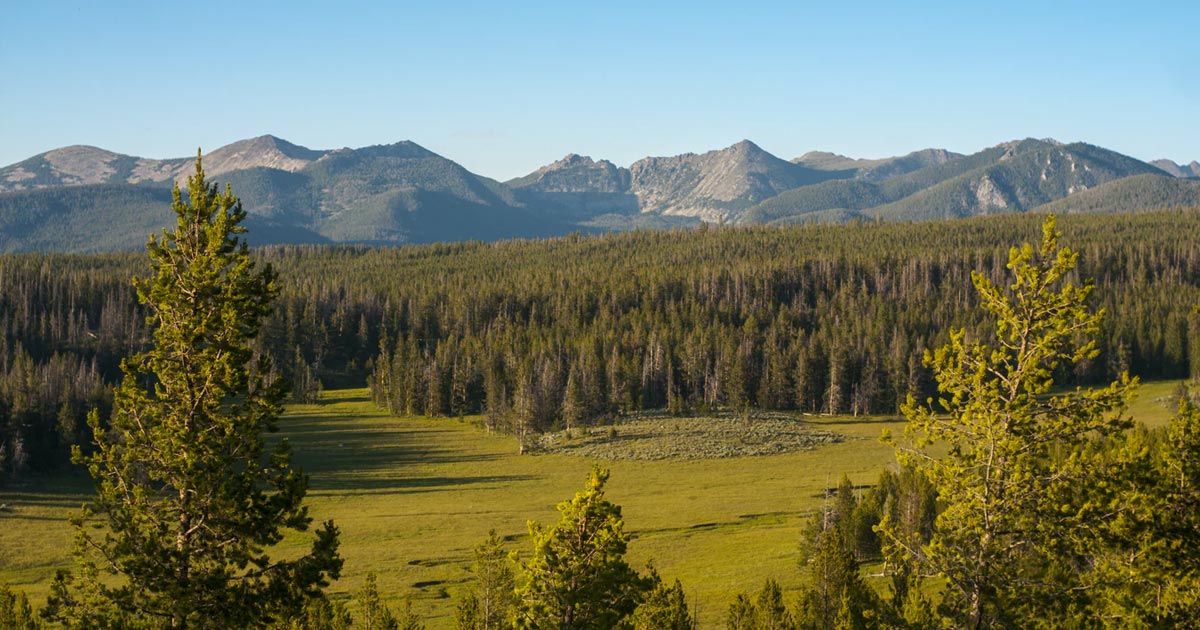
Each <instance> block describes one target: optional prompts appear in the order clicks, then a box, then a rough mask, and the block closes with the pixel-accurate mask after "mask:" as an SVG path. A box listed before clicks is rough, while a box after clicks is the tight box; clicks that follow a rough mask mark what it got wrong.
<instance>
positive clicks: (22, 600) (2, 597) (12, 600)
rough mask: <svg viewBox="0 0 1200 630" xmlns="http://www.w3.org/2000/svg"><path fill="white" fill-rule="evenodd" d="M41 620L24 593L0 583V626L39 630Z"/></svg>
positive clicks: (6, 628)
mask: <svg viewBox="0 0 1200 630" xmlns="http://www.w3.org/2000/svg"><path fill="white" fill-rule="evenodd" d="M42 627H43V625H42V620H41V619H40V618H39V617H38V616H37V614H36V613H34V612H33V607H32V606H30V605H29V599H28V598H27V597H25V594H24V593H21V592H19V591H14V590H13V589H12V588H11V587H10V586H9V585H8V584H3V583H0V628H3V629H4V630H41V628H42Z"/></svg>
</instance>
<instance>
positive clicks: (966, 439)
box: [890, 216, 1135, 628]
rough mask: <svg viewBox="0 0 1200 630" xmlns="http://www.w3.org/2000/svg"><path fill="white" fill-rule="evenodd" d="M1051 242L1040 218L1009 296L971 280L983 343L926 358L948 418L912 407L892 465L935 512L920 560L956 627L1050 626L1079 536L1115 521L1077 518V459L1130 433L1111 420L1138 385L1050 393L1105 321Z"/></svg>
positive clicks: (1080, 567)
mask: <svg viewBox="0 0 1200 630" xmlns="http://www.w3.org/2000/svg"><path fill="white" fill-rule="evenodd" d="M1058 238H1059V233H1058V232H1057V231H1056V229H1055V219H1054V217H1053V216H1050V217H1049V218H1047V219H1046V222H1045V224H1044V226H1043V238H1042V244H1041V247H1040V249H1038V250H1037V251H1034V249H1033V247H1031V246H1030V245H1028V244H1026V245H1025V246H1024V247H1022V248H1015V247H1014V248H1013V249H1012V250H1011V252H1010V254H1009V262H1008V268H1009V269H1010V270H1011V272H1012V275H1013V283H1012V285H1011V287H1010V291H1009V292H1004V291H1002V290H1001V289H999V288H997V287H996V286H995V285H993V284H992V283H991V282H990V281H989V280H988V279H987V278H986V277H984V276H983V275H982V274H979V273H972V279H973V281H974V284H975V287H976V289H977V290H978V292H979V294H980V297H981V298H982V302H983V306H984V308H985V309H986V310H987V311H988V312H989V313H990V314H991V315H992V316H994V317H995V318H996V326H995V330H994V334H995V337H994V339H992V340H991V342H990V343H986V344H985V343H982V342H969V341H968V340H967V339H966V333H965V332H964V331H963V330H956V331H952V333H951V340H950V344H949V345H948V346H946V347H944V348H942V349H939V350H938V351H937V352H936V353H934V354H932V355H929V354H927V355H926V363H927V364H928V365H930V366H931V367H932V368H933V370H934V373H935V375H936V377H937V381H938V385H939V389H940V390H941V392H942V394H943V398H942V399H941V400H940V401H939V402H940V405H941V406H942V407H943V408H944V409H945V410H946V411H947V412H948V413H942V412H941V410H937V409H934V408H933V407H932V404H930V405H929V406H922V405H917V404H915V403H914V402H913V400H912V399H911V398H910V399H909V402H908V404H907V405H905V408H904V412H905V415H906V416H907V417H908V420H909V427H908V429H907V430H906V434H907V435H908V437H909V438H910V439H911V440H912V441H911V443H910V444H908V445H901V447H900V448H899V451H898V456H899V457H900V459H901V461H902V462H903V463H905V464H906V465H912V466H914V467H915V468H916V469H917V470H918V471H919V472H922V473H924V474H925V475H927V476H928V478H929V480H930V481H931V482H933V484H934V485H935V486H936V487H937V488H938V491H939V493H940V499H939V500H940V501H941V502H944V503H945V506H946V507H945V510H944V511H943V512H942V513H941V515H940V516H939V517H938V519H937V521H936V527H935V531H934V534H933V539H932V542H931V543H930V544H929V545H928V546H926V547H925V548H923V549H921V550H920V552H921V553H922V554H923V555H924V559H925V561H926V562H927V563H928V564H929V565H930V566H931V568H932V569H933V570H935V571H936V572H937V573H940V574H941V575H943V576H945V578H946V579H947V582H948V584H947V588H946V589H945V592H944V593H943V602H942V609H943V610H946V611H948V612H949V615H950V617H951V623H952V624H953V625H955V626H957V627H962V628H992V627H1035V626H1041V625H1043V624H1046V623H1050V624H1053V623H1054V621H1053V615H1054V614H1057V613H1058V612H1065V611H1067V610H1069V609H1070V606H1069V605H1068V603H1069V600H1070V598H1072V597H1078V596H1081V593H1083V592H1084V591H1085V590H1086V589H1082V588H1078V587H1079V586H1080V584H1081V573H1082V572H1083V571H1086V570H1087V568H1088V567H1087V561H1086V559H1082V560H1079V561H1078V564H1074V563H1075V562H1076V560H1077V559H1080V558H1082V557H1083V556H1084V555H1085V554H1083V553H1082V552H1083V548H1084V547H1086V545H1088V544H1090V541H1088V540H1086V538H1085V537H1084V533H1083V532H1086V531H1088V530H1090V529H1091V528H1095V527H1098V526H1102V525H1103V520H1104V519H1106V518H1109V519H1110V518H1112V512H1107V513H1106V512H1104V511H1098V512H1097V511H1090V512H1089V508H1087V507H1085V506H1082V505H1076V503H1077V502H1078V500H1079V496H1080V493H1079V489H1080V488H1083V487H1086V486H1087V485H1088V484H1089V483H1090V477H1089V475H1090V474H1091V473H1092V470H1091V467H1090V466H1089V460H1088V457H1087V454H1086V452H1085V449H1084V448H1083V447H1084V445H1085V443H1086V441H1087V440H1088V439H1092V438H1093V437H1096V436H1103V435H1112V434H1115V433H1116V432H1118V431H1120V430H1121V429H1124V428H1126V427H1127V426H1128V420H1127V419H1125V418H1124V417H1123V416H1122V415H1121V413H1120V412H1121V411H1122V410H1123V409H1124V407H1125V404H1126V402H1127V400H1128V397H1129V396H1130V394H1131V391H1132V388H1133V387H1134V385H1135V383H1134V382H1131V381H1129V380H1128V379H1123V380H1122V381H1120V382H1115V383H1112V384H1110V385H1109V386H1108V387H1106V388H1103V389H1098V390H1093V389H1077V390H1073V391H1068V392H1065V393H1057V394H1052V393H1051V392H1052V390H1053V387H1054V376H1055V374H1056V373H1057V372H1063V371H1065V370H1067V369H1069V368H1070V367H1071V366H1072V365H1074V364H1076V363H1078V362H1080V361H1082V360H1085V359H1091V358H1093V357H1095V356H1096V355H1097V350H1096V342H1095V336H1096V334H1097V331H1098V330H1099V324H1100V320H1101V318H1102V316H1103V313H1102V312H1099V313H1096V312H1092V311H1091V310H1090V309H1089V308H1088V305H1087V299H1088V296H1089V294H1090V292H1091V286H1090V285H1084V286H1075V285H1074V284H1072V283H1070V282H1068V281H1067V276H1068V274H1069V273H1070V272H1071V270H1072V269H1073V268H1074V267H1075V263H1076V259H1077V258H1078V254H1076V253H1074V252H1071V251H1070V250H1068V249H1060V248H1059V246H1058ZM1059 285H1061V288H1058V287H1059ZM930 402H931V403H932V401H930ZM942 449H947V450H948V453H947V454H946V455H945V456H940V455H939V453H940V451H941V450H942ZM890 537H891V538H892V539H893V540H897V539H899V538H900V537H899V536H897V535H894V534H892V535H891V536H890Z"/></svg>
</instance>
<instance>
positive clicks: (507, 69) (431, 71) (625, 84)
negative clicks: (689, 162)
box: [0, 0, 1200, 179]
mask: <svg viewBox="0 0 1200 630" xmlns="http://www.w3.org/2000/svg"><path fill="white" fill-rule="evenodd" d="M3 4H4V5H5V6H4V7H3V12H2V17H0V71H2V73H3V74H2V75H0V76H2V77H3V79H2V80H0V164H10V163H12V162H16V161H19V160H22V159H24V158H26V157H29V156H31V155H34V154H37V153H40V152H42V151H46V150H49V149H52V148H55V147H59V146H63V145H69V144H91V145H96V146H100V147H104V148H107V149H110V150H113V151H118V152H121V153H129V154H134V155H139V156H145V157H154V158H164V157H179V156H186V155H189V154H191V153H192V152H194V151H195V149H196V147H198V146H200V147H204V149H205V150H210V149H213V148H216V147H218V146H221V145H223V144H227V143H229V142H232V141H235V140H239V139H243V138H247V137H252V136H256V135H261V134H264V133H271V134H274V135H277V136H280V137H282V138H285V139H288V140H290V141H292V142H295V143H297V144H302V145H305V146H308V147H312V148H335V147H342V146H351V147H358V146H363V145H369V144H382V143H390V142H395V141H398V140H413V141H415V142H417V143H419V144H421V145H423V146H425V147H427V148H429V149H431V150H433V151H436V152H438V153H440V154H442V155H444V156H446V157H448V158H450V159H453V160H455V161H457V162H459V163H461V164H463V165H464V166H466V167H467V168H469V169H471V170H472V171H475V172H477V173H480V174H482V175H487V176H490V177H494V178H497V179H507V178H510V177H514V176H517V175H521V174H524V173H526V172H529V171H531V170H533V169H535V168H537V167H538V166H540V165H542V164H545V163H548V162H551V161H553V160H555V159H558V158H560V157H562V156H563V155H565V154H567V153H571V152H574V153H581V154H585V155H591V156H593V157H595V158H607V159H610V160H612V161H614V162H616V163H618V164H621V165H628V164H629V163H631V162H633V161H634V160H637V159H639V158H641V157H644V156H647V155H673V154H678V153H683V152H687V151H694V152H702V151H706V150H710V149H715V148H720V147H724V146H727V145H729V144H732V143H734V142H737V141H738V140H741V139H742V138H749V139H751V140H753V141H755V142H756V143H758V144H759V145H761V146H762V147H763V148H765V149H767V150H768V151H771V152H772V153H775V154H776V155H779V156H780V157H783V158H792V157H795V156H797V155H800V154H802V153H804V152H806V151H809V150H827V151H834V152H837V153H842V154H846V155H850V156H854V157H882V156H886V155H894V154H901V153H906V152H908V151H912V150H915V149H920V148H924V147H929V146H933V147H944V148H949V149H952V150H955V151H960V152H972V151H976V150H979V149H981V148H984V147H987V146H991V145H994V144H997V143H999V142H1003V141H1005V140H1010V139H1014V138H1022V137H1039V138H1041V137H1054V138H1057V139H1059V140H1063V141H1075V140H1079V141H1085V142H1091V143H1093V144H1098V145H1101V146H1104V147H1107V148H1111V149H1115V150H1117V151H1121V152H1123V153H1127V154H1129V155H1132V156H1134V157H1137V158H1141V159H1153V158H1159V157H1167V158H1171V159H1174V160H1176V161H1181V162H1188V161H1191V160H1195V159H1200V43H1198V42H1200V2H1195V1H1194V0H1193V1H1181V2H1160V3H1141V2H1138V3H1134V2H1128V3H1111V2H1102V1H1092V2H1013V1H1009V2H953V3H950V2H947V3H925V2H915V3H903V4H902V3H898V2H856V3H851V2H837V3H834V2H821V3H813V2H778V3H767V2H763V3H754V2H746V3H742V4H740V5H738V6H734V5H733V3H714V4H709V3H704V2H696V1H693V2H686V3H652V2H589V3H575V2H562V1H559V2H548V3H520V4H509V5H505V4H500V3H493V2H489V3H452V2H387V3H384V2H379V3H366V2H337V3H333V2H303V1H292V2H237V3H235V2H200V3H187V4H185V3H175V2H162V1H161V0H160V1H157V2H90V1H89V2H53V1H39V2H32V1H30V2H25V1H22V0H4V2H3ZM243 5H249V6H243Z"/></svg>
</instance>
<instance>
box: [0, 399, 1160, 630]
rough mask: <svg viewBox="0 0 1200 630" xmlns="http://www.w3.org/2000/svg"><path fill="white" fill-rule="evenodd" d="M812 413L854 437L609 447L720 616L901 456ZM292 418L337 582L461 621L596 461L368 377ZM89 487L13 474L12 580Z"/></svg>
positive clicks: (874, 423) (55, 561)
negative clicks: (477, 592) (402, 412)
mask: <svg viewBox="0 0 1200 630" xmlns="http://www.w3.org/2000/svg"><path fill="white" fill-rule="evenodd" d="M1175 386H1176V383H1174V382H1159V383H1150V384H1145V385H1143V386H1142V388H1141V390H1140V393H1139V396H1138V398H1137V400H1135V402H1134V405H1133V407H1132V408H1131V412H1132V413H1133V414H1134V417H1135V418H1137V419H1139V420H1141V421H1143V422H1146V423H1147V424H1150V425H1159V424H1163V423H1165V422H1166V420H1167V418H1169V417H1170V415H1171V413H1172V412H1173V411H1174V410H1173V409H1171V408H1170V407H1171V405H1170V403H1169V400H1170V397H1171V394H1172V392H1173V391H1174V389H1175ZM805 420H808V421H811V422H813V423H815V424H817V425H819V426H820V427H821V428H822V429H825V430H829V431H834V432H837V433H841V434H843V435H845V436H846V439H845V441H843V442H840V443H836V444H829V445H825V446H821V447H819V448H817V449H815V450H811V451H803V452H796V453H789V454H783V455H769V456H758V457H737V458H728V459H712V460H683V461H681V460H660V461H613V462H605V465H606V466H609V467H610V468H611V470H612V477H611V480H610V482H609V485H608V496H609V498H610V499H611V500H612V501H614V502H615V503H617V504H619V505H621V506H622V507H623V509H624V517H625V524H626V528H627V529H628V530H629V531H631V532H632V534H633V536H634V540H633V542H632V543H631V544H630V547H629V555H630V558H631V560H632V562H633V563H634V564H635V566H641V565H643V564H644V563H645V562H646V561H649V560H653V561H654V564H655V566H656V567H657V568H658V570H659V572H660V573H661V574H662V575H663V577H664V578H666V579H668V580H670V579H674V578H679V579H680V580H682V581H683V584H684V587H685V589H686V590H687V591H688V593H689V594H690V596H691V597H692V598H693V600H694V602H695V604H696V605H697V606H698V610H699V615H700V620H701V624H702V626H703V627H705V628H716V627H723V624H724V616H725V611H726V609H727V607H728V604H729V602H730V601H731V599H732V597H733V595H734V594H735V593H737V592H739V591H743V590H757V589H758V588H760V587H761V585H762V581H763V580H764V579H765V578H766V577H769V576H770V577H775V578H776V579H778V580H779V581H780V583H781V584H782V585H783V586H784V588H785V589H789V590H790V589H794V588H796V587H797V586H798V584H799V582H800V580H801V576H800V574H799V571H798V570H797V565H796V552H797V541H798V537H799V532H800V528H801V526H802V524H803V521H804V519H805V517H806V515H807V514H809V513H810V512H811V511H812V510H813V509H815V508H816V507H817V506H819V504H820V501H821V499H820V496H821V492H822V489H823V488H824V487H826V484H830V485H835V484H837V483H838V481H839V480H840V479H841V477H842V475H843V474H845V475H849V477H850V479H851V480H852V481H853V482H854V483H855V484H869V483H873V482H874V481H875V479H876V478H877V477H878V475H879V471H880V470H881V468H882V467H883V466H885V465H888V464H889V463H891V462H893V461H894V458H893V456H892V452H891V449H890V448H889V447H887V446H885V445H883V444H881V443H880V442H879V441H878V439H877V438H878V437H879V435H880V432H881V431H882V430H883V429H884V428H891V429H892V430H893V431H894V432H898V431H900V430H901V427H902V423H901V422H900V421H899V420H898V419H896V418H861V417H860V418H848V417H820V416H806V417H805ZM281 426H282V431H281V433H282V434H283V435H284V436H286V437H287V438H288V439H289V440H290V441H291V443H292V445H293V450H294V451H295V454H296V462H297V464H298V465H300V466H301V467H303V468H304V470H305V471H307V472H308V473H309V474H310V475H311V482H312V483H311V490H310V495H309V505H310V506H311V514H312V515H313V516H314V518H315V519H316V520H318V521H321V520H325V519H330V518H332V519H334V521H335V522H336V523H337V525H338V527H339V528H340V529H341V532H342V535H341V540H342V555H343V557H344V558H345V559H346V566H345V570H344V572H343V578H342V579H341V580H339V581H338V582H336V583H335V584H334V586H333V587H332V588H331V592H332V593H334V595H335V596H348V594H349V593H351V592H353V591H354V590H355V589H357V588H358V587H359V585H360V584H361V582H362V579H363V576H364V575H365V574H366V573H367V572H369V571H374V572H376V573H377V574H378V576H379V586H380V589H381V590H382V591H383V592H384V593H385V594H387V595H388V596H390V597H391V598H392V601H393V602H394V603H396V602H399V601H400V600H401V599H402V598H404V597H411V598H412V599H413V602H414V608H415V609H416V610H417V612H419V613H420V614H422V615H423V616H424V617H425V618H426V623H427V625H428V627H429V628H430V630H437V629H439V628H448V627H450V626H451V621H452V615H453V610H454V600H453V597H454V596H455V595H456V594H457V593H459V592H460V591H461V590H462V589H463V587H464V585H465V580H466V579H467V572H466V565H467V563H468V557H469V555H470V551H471V549H472V548H473V547H474V546H475V545H477V544H478V543H479V542H480V541H482V540H483V539H484V538H485V537H486V536H487V532H488V530H489V529H495V530H496V531H497V532H498V533H499V534H501V535H502V536H505V537H506V539H507V540H509V541H510V546H511V548H512V549H516V550H519V551H521V552H522V553H523V554H524V553H527V550H528V545H529V541H528V536H527V528H526V522H527V521H528V520H530V519H533V520H536V521H539V522H541V523H551V522H554V521H555V520H557V512H556V511H555V509H554V505H555V504H556V503H558V502H559V501H562V500H563V499H566V498H569V497H570V496H572V495H573V494H574V493H575V492H576V491H577V490H579V489H580V488H581V487H582V484H583V481H584V479H585V477H586V475H587V472H588V470H589V469H590V467H591V465H592V463H593V462H592V460H588V459H583V458H578V457H572V456H568V455H559V454H541V455H525V456H519V455H517V448H516V441H515V440H514V438H512V437H506V436H498V435H488V434H486V433H484V432H483V431H482V430H480V429H478V428H476V427H475V426H474V425H472V424H471V423H469V422H463V421H459V420H453V419H428V418H395V417H391V416H388V415H387V414H386V413H384V412H381V411H379V410H378V409H376V408H375V407H374V406H373V405H372V404H371V403H370V401H369V400H368V399H367V393H366V391H365V390H341V391H334V392H327V393H326V395H325V398H324V399H323V400H322V403H321V404H318V405H305V406H295V407H292V408H290V409H289V410H288V413H287V415H286V417H285V418H284V420H283V421H282V423H281ZM89 491H90V484H89V483H88V481H87V479H86V478H84V477H81V476H69V475H63V476H60V477H56V478H54V479H51V480H39V481H34V482H30V483H27V484H25V485H23V486H16V487H12V486H10V487H8V488H0V505H4V506H5V507H4V508H3V509H0V582H8V583H10V584H13V585H14V586H16V587H17V588H18V589H20V590H23V591H25V592H26V593H28V594H29V595H30V596H31V597H32V598H33V599H34V601H35V603H40V602H41V601H43V600H44V597H45V595H46V591H47V587H48V584H49V580H50V578H51V577H52V576H53V573H54V571H55V569H57V568H60V567H66V566H69V564H70V560H69V551H70V548H71V535H72V531H71V528H70V526H69V525H68V524H67V522H66V518H67V515H68V514H70V513H71V512H72V511H74V510H77V509H78V507H79V506H80V505H81V504H82V503H83V502H84V501H85V500H86V499H87V493H88V492H89ZM296 542H298V541H296Z"/></svg>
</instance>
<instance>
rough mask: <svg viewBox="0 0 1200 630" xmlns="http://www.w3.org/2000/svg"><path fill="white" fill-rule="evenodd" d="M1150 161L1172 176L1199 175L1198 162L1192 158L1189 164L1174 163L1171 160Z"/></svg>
mask: <svg viewBox="0 0 1200 630" xmlns="http://www.w3.org/2000/svg"><path fill="white" fill-rule="evenodd" d="M1150 163H1151V164H1153V165H1154V166H1157V167H1158V168H1160V169H1162V170H1163V171H1166V172H1167V173H1169V174H1170V175H1171V176H1172V177H1200V162H1197V161H1196V160H1192V162H1191V163H1190V164H1176V163H1175V162H1172V161H1171V160H1153V161H1152V162H1150Z"/></svg>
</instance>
